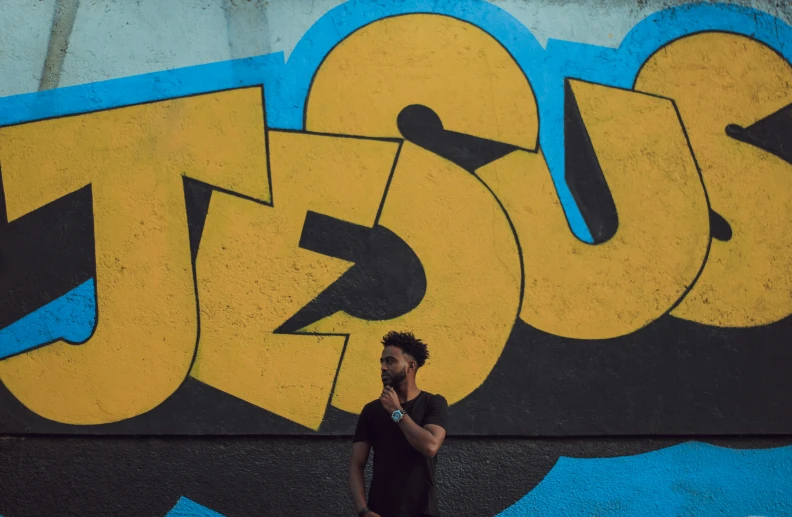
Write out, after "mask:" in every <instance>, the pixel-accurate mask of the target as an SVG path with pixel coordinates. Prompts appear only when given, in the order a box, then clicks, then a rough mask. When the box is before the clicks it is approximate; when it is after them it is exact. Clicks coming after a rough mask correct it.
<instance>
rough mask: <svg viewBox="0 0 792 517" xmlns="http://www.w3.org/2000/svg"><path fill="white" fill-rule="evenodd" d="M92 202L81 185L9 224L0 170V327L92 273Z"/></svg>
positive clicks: (86, 188)
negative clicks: (79, 187) (78, 188)
mask: <svg viewBox="0 0 792 517" xmlns="http://www.w3.org/2000/svg"><path fill="white" fill-rule="evenodd" d="M92 203H93V198H92V196H91V187H90V186H86V187H83V188H81V189H80V190H77V191H76V192H72V193H71V194H68V195H66V196H64V197H62V198H60V199H56V200H55V201H53V202H52V203H48V204H46V205H44V206H43V207H41V208H39V209H37V210H34V211H32V212H30V213H28V214H25V215H24V216H22V217H20V218H18V219H16V220H14V221H12V222H10V223H9V222H8V218H7V214H6V210H5V208H6V207H5V192H4V190H3V183H2V172H1V171H0V293H2V294H0V328H4V327H6V326H8V325H10V324H11V323H13V322H15V321H17V320H18V319H20V318H22V317H23V316H26V315H28V314H30V313H31V312H34V311H36V310H38V309H40V308H41V307H43V306H44V305H46V304H48V303H49V302H51V301H53V300H55V299H56V298H59V297H61V296H63V295H65V294H66V293H68V292H69V291H71V290H72V289H74V288H75V287H77V286H79V285H80V284H82V283H84V282H87V281H88V280H90V279H91V278H93V277H94V275H95V274H96V265H95V264H96V261H95V258H94V235H93V209H92Z"/></svg>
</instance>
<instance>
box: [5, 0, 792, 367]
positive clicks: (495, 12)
mask: <svg viewBox="0 0 792 517" xmlns="http://www.w3.org/2000/svg"><path fill="white" fill-rule="evenodd" d="M411 12H427V13H437V14H444V15H449V16H454V17H456V18H459V19H461V20H465V21H468V22H470V23H472V24H474V25H476V26H478V27H481V28H482V29H483V30H485V31H487V32H489V33H490V34H492V35H493V37H495V38H496V39H497V40H498V41H500V43H501V44H502V45H503V46H504V47H505V48H506V49H507V50H508V51H509V52H510V53H511V54H512V56H514V58H515V60H516V61H517V63H518V64H519V65H520V66H521V67H522V69H523V71H524V72H525V74H526V76H527V77H528V80H529V81H530V82H531V85H532V87H533V89H534V92H535V94H536V98H537V102H538V105H539V114H540V133H539V142H540V145H541V147H542V149H543V151H544V154H545V157H546V159H547V163H548V166H549V167H550V172H551V175H552V178H553V181H554V183H555V185H556V189H557V191H558V196H559V199H560V201H561V205H562V207H563V208H564V211H565V213H566V216H567V220H568V222H569V226H570V228H571V230H572V231H573V232H574V234H575V235H577V236H578V237H579V238H580V239H581V240H583V241H585V242H591V241H592V239H591V234H590V232H589V231H588V228H587V227H586V225H585V223H584V221H583V218H582V216H581V214H580V211H579V209H578V208H577V206H576V204H575V203H574V200H573V198H572V195H571V193H570V192H569V189H568V187H567V185H566V182H565V181H564V138H563V137H564V134H563V95H564V89H563V81H564V78H565V77H567V76H568V77H575V78H579V79H583V80H586V81H590V82H596V83H601V84H606V85H610V86H617V87H622V88H630V87H631V86H632V84H633V82H634V79H635V75H636V73H637V72H638V69H639V68H640V65H641V64H642V63H643V62H644V61H645V60H646V59H647V58H648V57H649V56H650V55H651V54H652V53H654V52H655V51H656V50H657V49H659V48H661V47H662V46H664V45H665V44H667V43H669V42H670V41H672V40H674V39H677V38H679V37H682V36H684V35H687V34H692V33H695V32H701V31H707V30H721V31H728V32H733V33H736V34H743V35H747V36H751V37H753V38H756V39H757V40H759V41H762V42H764V43H765V44H767V45H769V46H770V47H772V48H774V49H776V50H777V51H778V52H779V53H780V54H781V55H783V56H784V57H785V58H786V59H787V60H788V61H790V62H792V27H790V26H789V25H787V24H786V23H784V22H783V21H781V20H779V19H777V18H775V17H773V16H771V15H769V14H767V13H763V12H761V11H757V10H755V9H750V8H745V7H740V6H734V5H726V4H692V5H687V6H681V7H674V8H670V9H666V10H663V11H660V12H658V13H655V14H653V15H651V16H649V17H647V18H645V19H644V20H642V21H641V22H639V23H638V24H637V25H636V26H635V27H634V28H633V29H632V30H631V31H630V32H629V33H628V34H627V36H626V37H625V38H624V40H623V41H622V43H621V44H620V45H619V47H618V48H617V49H612V48H606V47H599V46H595V45H586V44H579V43H572V42H564V41H559V40H553V39H551V40H549V41H548V44H547V48H546V49H543V48H542V46H541V45H540V44H539V43H538V42H537V40H536V38H535V37H534V36H533V34H531V32H530V31H529V30H528V28H527V27H525V26H524V25H522V24H521V23H520V22H519V21H518V20H516V19H515V18H514V17H512V16H511V15H510V14H509V13H507V12H506V11H504V10H502V9H500V8H499V7H496V6H494V5H492V4H490V3H488V2H485V1H484V0H456V1H454V2H448V1H440V0H366V1H364V0H352V1H350V2H347V3H345V4H343V5H340V6H338V7H336V8H334V9H332V10H330V11H328V12H327V13H326V14H325V15H324V16H322V17H321V18H320V19H319V20H318V21H317V22H316V23H315V24H314V25H313V26H312V27H311V28H310V29H309V30H308V31H307V32H306V33H305V35H304V36H303V37H302V38H301V39H300V41H299V42H298V44H297V46H296V47H295V49H294V52H292V54H291V56H290V57H289V60H288V62H284V56H283V53H282V52H278V53H274V54H268V55H265V56H259V57H252V58H246V59H239V60H233V61H225V62H221V63H212V64H207V65H198V66H191V67H187V68H181V69H176V70H167V71H163V72H155V73H150V74H144V75H139V76H133V77H128V78H122V79H114V80H110V81H103V82H97V83H91V84H87V85H80V86H72V87H68V88H61V89H56V90H49V91H44V92H38V93H30V94H23V95H16V96H12V97H6V98H0V126H4V125H9V124H17V123H22V122H30V121H34V120H41V119H44V118H51V117H58V116H63V115H70V114H78V113H85V112H89V111H96V110H102V109H110V108H116V107H122V106H129V105H133V104H139V103H143V102H151V101H158V100H164V99H168V98H173V97H182V96H186V95H194V94H200V93H208V92H212V91H218V90H224V89H230V88H239V87H245V86H258V85H263V87H264V92H265V102H266V110H267V115H266V116H267V122H268V125H269V126H270V127H272V128H281V129H302V123H303V122H302V121H303V111H304V106H305V100H306V95H307V92H308V88H309V86H310V82H311V78H312V77H313V75H314V72H315V71H316V68H317V67H318V66H319V64H320V63H321V61H322V59H323V58H324V56H325V55H326V54H327V52H329V51H330V50H331V49H332V48H333V47H334V46H335V45H336V44H337V43H338V42H339V41H341V40H342V39H344V38H345V37H346V36H348V35H349V34H351V33H352V32H353V31H355V30H356V29H358V28H360V27H362V26H363V25H366V24H368V23H371V22H373V21H376V20H379V19H381V18H384V17H388V16H394V15H399V14H405V13H411ZM79 299H82V298H79ZM53 303H55V302H53ZM72 303H76V302H72ZM80 303H82V302H80ZM86 303H87V302H86ZM91 303H93V306H94V307H95V301H93V299H92V302H91ZM50 305H51V304H50ZM50 305H48V306H47V307H50ZM63 307H65V305H64V306H63ZM40 310H44V308H42V309H40ZM85 310H87V306H86V307H85V308H84V310H83V311H82V312H83V313H84V312H85ZM34 314H36V313H34ZM30 316H32V314H31V315H29V316H26V317H25V318H23V320H25V321H36V322H38V323H37V324H36V325H28V324H26V323H23V320H20V321H18V322H16V323H14V324H12V325H11V326H9V327H6V328H4V329H2V330H0V350H5V349H9V350H10V349H15V350H18V351H22V350H25V349H29V348H33V347H36V346H38V345H40V344H42V343H44V342H46V341H41V339H42V338H43V336H57V335H60V336H64V335H67V334H69V333H72V334H71V335H84V334H85V332H86V331H85V329H86V328H87V326H88V323H89V319H88V318H84V319H83V320H82V323H81V324H82V325H85V326H86V327H85V328H82V329H77V328H76V327H73V328H71V329H63V328H60V327H57V328H49V329H45V328H44V327H42V324H41V323H40V322H41V321H47V318H38V319H36V318H32V319H29V320H28V319H27V318H29V317H30ZM61 319H63V318H61ZM49 321H53V322H56V321H57V320H55V319H52V318H49ZM78 326H79V325H78ZM91 326H93V323H91ZM11 327H14V330H13V332H12V331H11V330H9V329H11ZM26 329H27V330H26ZM0 357H2V356H0Z"/></svg>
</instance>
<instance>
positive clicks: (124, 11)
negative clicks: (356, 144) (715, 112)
mask: <svg viewBox="0 0 792 517" xmlns="http://www.w3.org/2000/svg"><path fill="white" fill-rule="evenodd" d="M491 2H492V3H493V4H495V5H496V6H498V7H500V8H502V9H504V10H505V11H507V12H509V13H510V14H511V15H512V16H514V17H515V18H516V19H517V20H519V21H520V22H521V23H522V24H524V25H525V26H526V27H528V28H529V29H530V30H531V31H532V32H533V34H534V35H535V36H536V37H537V39H538V40H539V42H540V43H541V44H543V45H544V44H546V42H547V40H548V39H549V38H554V39H562V40H569V41H577V42H582V43H589V44H594V45H603V46H611V47H615V46H618V44H619V42H620V41H621V40H622V38H623V37H624V36H625V34H627V32H628V31H629V30H630V29H631V28H632V27H633V26H634V25H635V24H636V23H637V22H639V21H640V20H642V19H643V18H645V17H646V16H648V15H650V14H652V13H654V12H656V11H658V10H660V9H663V8H666V7H671V6H675V5H681V4H684V3H687V2H683V1H680V0H654V1H653V0H643V1H632V0H609V1H606V0H589V1H586V0H576V1H531V0H491ZM341 3H343V2H341V1H340V0H299V1H296V0H268V1H265V0H168V1H167V2H164V1H161V0H129V1H126V0H124V1H121V0H81V1H80V2H79V7H78V8H76V13H74V14H75V20H74V28H73V30H72V31H71V36H70V38H68V41H65V43H67V44H68V45H67V48H66V50H65V52H62V53H61V52H60V50H61V49H63V48H65V46H64V45H63V44H60V43H63V42H59V44H58V45H55V46H54V54H55V55H53V52H50V54H48V52H47V48H48V42H49V41H50V33H51V32H52V30H51V27H52V25H53V23H54V22H56V21H57V20H58V17H56V16H55V11H56V4H62V5H64V6H66V7H69V6H71V5H75V6H76V5H77V4H78V2H77V1H76V0H61V1H60V2H56V1H55V0H40V1H39V0H3V5H2V7H3V9H2V13H1V14H0V96H7V95H14V94H19V93H27V92H32V91H36V89H38V86H39V82H40V80H41V71H42V70H43V69H44V65H45V62H47V63H48V68H50V69H51V68H56V69H57V68H61V72H60V73H59V74H57V75H58V77H57V78H58V81H57V86H61V87H63V86H70V85H75V84H83V83H89V82H94V81H102V80H106V79H112V78H117V77H127V76H130V75H136V74H143V73H148V72H154V71H158V70H165V69H172V68H179V67H184V66H190V65H197V64H203V63H210V62H215V61H224V60H227V59H233V58H241V57H248V56H254V55H260V54H262V53H267V52H278V51H283V52H284V53H285V54H286V56H288V55H289V53H290V52H291V51H292V50H293V49H294V47H295V45H296V44H297V42H298V41H299V40H300V38H301V37H302V35H303V34H304V33H305V31H306V30H308V29H309V28H310V26H311V25H312V24H313V23H314V22H316V20H318V19H319V18H320V17H321V16H322V15H324V14H325V13H326V12H327V11H328V10H330V9H332V8H333V7H336V6H338V5H340V4H341ZM727 3H734V4H738V5H744V6H750V7H755V8H757V9H760V10H762V11H765V12H767V13H769V14H772V15H774V16H776V17H778V18H780V19H782V20H785V21H787V22H790V23H792V4H790V3H789V2H785V1H783V2H782V1H776V0H750V1H748V0H738V1H735V0H731V1H729V2H727ZM54 34H55V36H56V38H58V37H59V36H60V35H61V33H60V32H59V31H58V30H56V31H55V32H54ZM48 56H49V59H48ZM58 60H61V61H62V62H58ZM46 86H55V85H54V84H51V83H47V85H46Z"/></svg>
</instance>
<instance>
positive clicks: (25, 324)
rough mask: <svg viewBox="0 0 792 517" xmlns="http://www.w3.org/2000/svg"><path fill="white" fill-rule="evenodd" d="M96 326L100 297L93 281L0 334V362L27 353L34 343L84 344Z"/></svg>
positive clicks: (76, 288)
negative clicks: (61, 341)
mask: <svg viewBox="0 0 792 517" xmlns="http://www.w3.org/2000/svg"><path fill="white" fill-rule="evenodd" d="M95 324H96V297H95V296H94V281H93V279H91V280H88V281H87V282H84V283H82V284H80V285H79V286H77V287H75V288H74V289H72V290H71V291H69V292H68V293H66V294H65V295H63V296H61V297H60V298H57V299H55V300H53V301H51V302H50V303H48V304H47V305H45V306H44V307H42V308H40V309H39V310H37V311H35V312H31V313H30V314H28V315H27V316H25V317H24V318H21V319H19V320H17V321H15V322H14V323H12V324H11V325H9V326H7V327H6V328H4V329H3V330H2V331H0V359H4V358H6V357H9V356H12V355H16V354H18V353H20V352H24V351H25V350H27V349H29V348H30V344H31V343H36V344H41V343H51V342H52V341H55V340H56V339H65V340H66V341H68V342H70V343H82V342H84V341H85V340H87V339H88V338H89V337H91V333H92V332H93V328H94V325H95ZM33 346H36V345H33Z"/></svg>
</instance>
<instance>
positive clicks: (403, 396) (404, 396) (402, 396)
mask: <svg viewBox="0 0 792 517" xmlns="http://www.w3.org/2000/svg"><path fill="white" fill-rule="evenodd" d="M419 393H421V390H419V389H418V385H416V384H415V381H414V380H413V381H412V382H410V380H408V379H405V380H404V382H402V383H401V384H399V385H398V386H397V387H396V395H398V396H399V402H401V403H402V404H404V403H405V402H407V401H409V400H412V399H414V398H415V397H417V396H418V394H419Z"/></svg>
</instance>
